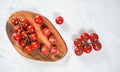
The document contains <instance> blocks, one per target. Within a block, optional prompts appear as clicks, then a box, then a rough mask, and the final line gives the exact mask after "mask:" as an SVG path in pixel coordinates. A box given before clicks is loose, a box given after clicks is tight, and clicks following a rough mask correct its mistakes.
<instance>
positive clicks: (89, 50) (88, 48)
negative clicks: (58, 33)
mask: <svg viewBox="0 0 120 72" xmlns="http://www.w3.org/2000/svg"><path fill="white" fill-rule="evenodd" d="M83 51H84V52H85V53H90V52H91V51H92V47H91V45H90V44H86V45H85V46H84V48H83Z"/></svg>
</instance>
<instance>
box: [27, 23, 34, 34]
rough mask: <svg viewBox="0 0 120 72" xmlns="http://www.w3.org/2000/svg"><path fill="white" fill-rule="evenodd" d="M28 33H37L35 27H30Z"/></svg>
mask: <svg viewBox="0 0 120 72" xmlns="http://www.w3.org/2000/svg"><path fill="white" fill-rule="evenodd" d="M27 31H28V32H29V33H34V32H35V27H34V26H33V25H29V26H28V27H27Z"/></svg>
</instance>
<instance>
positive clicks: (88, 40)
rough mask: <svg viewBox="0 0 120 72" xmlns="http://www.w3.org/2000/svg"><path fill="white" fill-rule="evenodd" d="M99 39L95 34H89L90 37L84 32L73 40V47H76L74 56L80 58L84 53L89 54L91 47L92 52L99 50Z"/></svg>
mask: <svg viewBox="0 0 120 72" xmlns="http://www.w3.org/2000/svg"><path fill="white" fill-rule="evenodd" d="M98 39H99V37H98V35H97V34H96V33H91V34H90V35H89V34H88V33H86V32H84V33H82V34H81V36H80V37H79V38H76V39H75V40H74V45H75V46H76V48H75V50H74V52H75V54H76V55H78V56H80V55H82V54H83V52H85V53H90V52H91V51H92V47H93V49H94V50H96V51H99V50H101V47H102V45H101V43H100V42H99V40H98Z"/></svg>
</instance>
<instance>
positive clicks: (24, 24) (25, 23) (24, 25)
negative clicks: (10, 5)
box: [20, 19, 30, 28]
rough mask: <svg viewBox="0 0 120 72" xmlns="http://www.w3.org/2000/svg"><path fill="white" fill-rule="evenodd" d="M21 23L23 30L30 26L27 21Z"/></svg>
mask: <svg viewBox="0 0 120 72" xmlns="http://www.w3.org/2000/svg"><path fill="white" fill-rule="evenodd" d="M20 22H21V24H22V27H23V28H27V27H28V26H29V25H30V24H29V22H28V20H27V19H21V20H20Z"/></svg>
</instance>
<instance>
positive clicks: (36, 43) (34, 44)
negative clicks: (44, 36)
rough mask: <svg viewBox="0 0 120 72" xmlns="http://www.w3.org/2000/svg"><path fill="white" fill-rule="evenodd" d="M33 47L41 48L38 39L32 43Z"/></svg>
mask: <svg viewBox="0 0 120 72" xmlns="http://www.w3.org/2000/svg"><path fill="white" fill-rule="evenodd" d="M31 47H32V49H38V48H40V44H39V42H38V41H35V42H33V43H32V44H31Z"/></svg>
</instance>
